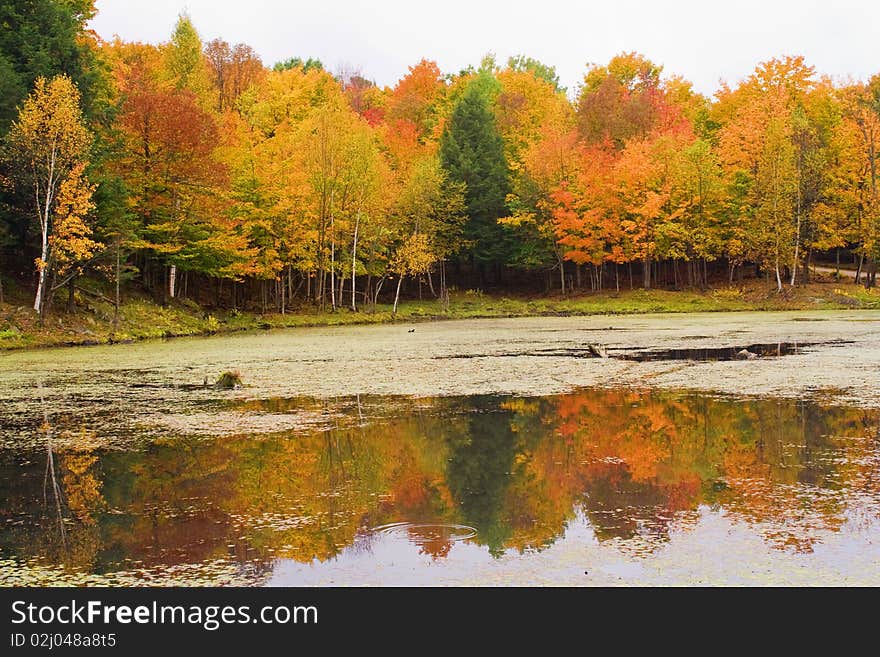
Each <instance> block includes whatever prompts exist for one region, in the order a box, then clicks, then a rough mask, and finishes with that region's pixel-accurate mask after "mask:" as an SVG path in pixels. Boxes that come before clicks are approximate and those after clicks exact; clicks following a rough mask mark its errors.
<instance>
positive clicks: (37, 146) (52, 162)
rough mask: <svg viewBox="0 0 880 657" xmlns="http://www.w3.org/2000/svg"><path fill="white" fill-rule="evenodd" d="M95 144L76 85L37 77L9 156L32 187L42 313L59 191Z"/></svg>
mask: <svg viewBox="0 0 880 657" xmlns="http://www.w3.org/2000/svg"><path fill="white" fill-rule="evenodd" d="M91 143H92V134H91V133H90V132H89V130H88V129H87V128H86V126H85V123H84V121H83V117H82V111H81V109H80V94H79V91H78V89H77V88H76V85H75V84H74V83H73V82H72V81H71V80H70V78H68V77H67V76H64V75H59V76H56V77H54V78H52V80H49V81H47V80H46V79H45V78H42V77H40V78H37V80H36V82H35V84H34V90H33V92H32V93H31V94H30V95H29V96H28V97H27V99H26V100H25V101H24V103H23V104H22V106H21V109H20V110H19V113H18V118H17V119H16V121H15V122H14V123H13V124H12V128H11V129H10V131H9V134H8V135H7V147H8V148H7V157H9V158H11V159H12V160H13V161H14V162H15V163H16V165H17V166H15V169H14V170H15V171H16V172H17V174H16V177H17V179H18V182H19V183H21V184H23V185H27V186H29V187H30V188H31V190H32V192H33V196H32V198H33V199H34V205H33V211H34V217H35V218H36V220H37V222H38V224H39V226H40V257H39V258H38V259H37V261H36V265H37V272H38V282H37V293H36V296H35V298H34V310H36V311H37V312H39V313H40V315H41V317H42V315H43V313H44V310H45V303H46V297H47V296H48V295H47V289H46V286H47V275H48V271H47V264H48V262H49V258H50V256H51V254H50V248H51V246H50V241H49V239H50V237H51V236H52V232H53V218H54V213H55V206H56V203H57V199H58V192H59V189H60V187H61V184H62V183H63V182H64V181H65V180H66V179H67V177H68V176H69V175H70V172H71V171H72V170H73V169H74V168H75V167H76V166H77V165H80V164H82V162H83V161H84V159H85V156H86V152H87V151H88V149H89V147H90V145H91Z"/></svg>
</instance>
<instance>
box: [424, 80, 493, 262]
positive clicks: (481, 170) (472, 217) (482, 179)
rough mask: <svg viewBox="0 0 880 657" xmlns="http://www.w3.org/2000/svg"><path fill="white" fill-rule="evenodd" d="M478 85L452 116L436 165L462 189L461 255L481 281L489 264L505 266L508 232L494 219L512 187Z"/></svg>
mask: <svg viewBox="0 0 880 657" xmlns="http://www.w3.org/2000/svg"><path fill="white" fill-rule="evenodd" d="M478 82H479V78H477V79H476V80H474V82H472V83H471V84H470V86H469V87H468V88H467V89H466V90H465V92H464V93H463V94H462V96H461V99H460V100H459V101H458V103H457V104H456V106H455V109H454V110H453V111H452V116H451V117H450V119H449V122H448V123H447V125H446V128H445V129H444V131H443V135H442V137H441V139H440V162H441V164H442V166H443V168H444V169H445V170H446V172H447V174H448V176H449V180H451V181H452V182H459V183H464V184H465V186H466V192H465V203H466V208H467V217H468V219H467V222H466V224H465V226H464V239H465V240H466V241H467V244H468V249H467V250H466V251H465V252H464V253H463V254H462V255H470V259H471V262H472V264H473V265H474V266H475V268H477V269H478V270H479V271H480V273H481V276H482V275H483V274H484V272H485V269H486V266H487V265H496V266H497V265H502V264H504V263H505V261H506V255H507V251H508V249H507V247H506V242H507V239H506V233H505V230H504V228H503V227H502V226H501V225H499V224H498V218H499V217H503V216H505V214H506V213H507V212H506V209H505V198H506V196H507V193H508V192H509V191H510V185H509V181H508V167H507V160H506V158H505V156H504V142H503V140H502V138H501V134H500V133H499V131H498V128H497V126H496V125H495V117H494V115H493V113H492V111H491V110H490V108H489V103H488V100H487V98H486V94H484V93H483V91H482V87H483V85H479V84H478Z"/></svg>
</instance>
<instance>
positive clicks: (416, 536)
mask: <svg viewBox="0 0 880 657" xmlns="http://www.w3.org/2000/svg"><path fill="white" fill-rule="evenodd" d="M371 533H373V534H379V535H384V536H393V537H400V538H405V539H406V540H408V541H409V542H410V543H413V544H415V545H418V546H420V547H422V546H425V545H428V544H430V543H434V542H437V541H443V542H445V543H455V542H457V541H466V540H468V539H471V538H474V537H475V536H476V535H477V530H476V529H474V528H473V527H470V526H468V525H458V524H455V523H419V522H393V523H390V524H388V525H380V526H379V527H374V528H373V529H372V530H371Z"/></svg>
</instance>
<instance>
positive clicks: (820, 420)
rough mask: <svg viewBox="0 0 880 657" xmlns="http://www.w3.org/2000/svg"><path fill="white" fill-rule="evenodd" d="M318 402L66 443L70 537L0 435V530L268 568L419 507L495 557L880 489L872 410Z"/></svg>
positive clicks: (769, 527) (433, 551) (99, 567)
mask: <svg viewBox="0 0 880 657" xmlns="http://www.w3.org/2000/svg"><path fill="white" fill-rule="evenodd" d="M302 404H303V402H302V400H295V401H289V402H285V401H284V400H272V401H271V403H270V405H269V406H267V407H266V408H262V407H260V406H259V404H258V403H257V402H249V405H250V407H249V409H248V410H250V411H251V412H254V411H257V412H259V411H260V410H268V409H269V408H271V410H272V412H289V411H291V410H293V408H295V407H296V406H298V405H302ZM312 405H313V407H314V406H315V403H314V402H312ZM320 405H323V402H322V403H321V404H320ZM326 405H327V409H328V410H336V409H339V408H341V409H342V410H343V413H342V414H341V417H339V419H338V421H336V420H333V421H332V422H331V423H330V425H329V428H322V429H321V430H312V431H311V432H310V433H303V432H288V433H282V434H273V435H268V436H266V435H263V436H249V435H245V436H233V437H222V438H216V439H206V438H193V437H167V438H165V439H162V440H156V441H153V442H152V443H150V444H149V445H148V446H147V447H146V448H145V449H142V450H140V451H128V452H125V451H101V450H99V449H96V448H95V447H94V446H91V447H88V446H83V445H76V444H71V443H70V441H67V442H66V443H65V444H66V445H67V446H66V447H65V448H64V450H61V451H60V453H59V454H58V477H59V481H60V482H61V487H62V489H63V492H64V495H63V497H64V503H65V508H64V513H65V517H66V518H67V520H66V523H65V526H66V527H67V530H68V531H67V540H66V543H65V542H63V541H62V540H61V538H60V536H59V532H58V527H57V525H58V521H57V518H56V517H54V516H52V514H50V513H47V511H46V509H45V508H44V507H43V495H42V482H43V477H44V469H45V456H44V455H40V454H38V453H37V454H15V455H11V454H10V453H8V452H5V453H4V456H3V459H4V461H3V463H0V470H2V472H0V474H2V482H0V494H2V495H3V498H4V500H5V502H4V508H3V512H4V513H5V514H6V519H7V522H3V523H0V547H2V550H3V552H7V553H10V552H11V553H13V554H18V555H20V556H21V557H29V556H33V555H35V554H36V555H38V556H40V557H42V558H43V559H45V560H46V561H48V562H51V563H65V564H69V565H71V566H75V567H77V568H81V569H85V570H91V571H95V572H105V571H111V570H115V569H119V568H126V567H129V566H130V565H131V564H130V563H129V562H131V563H134V562H136V561H139V562H141V563H142V564H143V565H144V566H147V567H149V566H157V565H173V564H182V563H193V562H202V561H209V560H216V559H224V560H229V559H233V560H238V561H240V562H241V563H242V564H248V565H249V566H253V565H255V564H256V565H257V567H268V565H269V564H270V563H271V560H272V559H273V558H274V557H278V556H285V557H288V558H292V559H297V560H300V561H311V560H314V559H318V560H326V559H329V558H332V557H333V556H335V555H337V554H339V553H340V551H341V550H343V549H344V548H346V547H348V546H351V545H352V544H354V543H356V542H358V541H359V540H362V539H364V538H365V537H368V536H369V530H370V528H371V527H376V526H379V525H385V524H389V523H395V522H413V523H438V524H440V523H456V524H464V525H470V526H472V527H474V528H475V529H476V530H477V536H476V538H475V539H473V540H476V541H477V542H479V543H480V544H483V545H486V546H487V547H488V549H489V550H490V552H491V553H492V554H496V555H497V554H500V553H502V552H503V551H504V550H506V549H517V550H524V549H532V548H540V547H542V546H545V545H547V544H549V543H550V542H552V541H553V540H554V539H555V538H556V537H558V536H559V535H561V534H562V532H564V530H565V526H566V523H567V522H569V521H570V520H571V519H572V518H573V517H574V516H575V515H576V514H577V513H583V515H584V516H585V517H586V518H588V519H589V521H590V523H591V525H592V526H593V528H594V531H595V533H596V536H597V537H598V538H599V539H600V540H605V539H616V540H618V541H620V542H621V545H626V544H627V542H628V541H629V540H630V539H633V538H635V537H639V538H640V539H647V544H648V545H657V544H658V542H662V541H663V540H665V538H666V536H667V535H668V533H669V531H670V526H671V525H672V524H674V523H675V522H676V521H677V519H681V518H684V517H685V516H683V515H682V514H683V513H684V514H685V515H686V514H687V512H689V511H691V510H694V509H696V508H697V507H698V506H700V505H704V504H705V505H709V506H711V507H717V508H723V509H724V510H725V511H726V512H727V514H728V515H729V516H730V517H732V518H734V519H739V520H741V521H744V522H748V523H751V524H753V525H754V526H755V527H756V528H758V530H759V531H761V532H762V534H763V535H764V536H765V537H766V538H767V540H768V541H770V543H771V544H772V545H775V546H778V547H783V548H791V549H796V550H808V549H810V548H811V546H812V544H813V543H814V542H815V541H816V540H817V539H819V538H820V537H821V535H822V533H823V532H827V531H835V530H836V529H838V528H839V527H840V526H841V524H842V523H843V521H844V519H845V518H846V517H847V513H848V504H851V503H852V500H853V499H854V495H855V496H861V498H859V499H865V498H866V497H867V498H873V499H876V498H877V496H878V493H880V478H878V477H877V472H876V470H877V459H878V455H877V438H876V436H877V427H878V413H877V412H873V411H864V410H856V409H845V408H838V407H825V406H821V405H818V404H816V403H811V402H805V401H797V400H790V401H789V400H766V401H761V400H749V401H737V400H731V399H724V398H712V397H709V396H702V395H694V394H689V395H682V394H677V393H672V392H655V391H647V392H646V391H631V390H630V391H614V390H606V391H602V390H588V391H583V392H579V393H575V394H568V395H558V396H554V397H546V398H534V399H511V398H505V399H501V398H492V397H482V398H472V399H437V400H424V399H422V400H415V401H412V400H410V401H407V400H399V399H398V400H383V399H376V398H373V399H370V400H367V406H368V408H366V409H365V410H364V413H365V417H367V418H368V420H367V421H364V422H360V420H359V418H360V415H361V413H360V409H359V408H357V407H356V406H354V405H352V403H351V400H343V401H342V402H341V403H340V404H339V405H338V406H334V403H333V402H327V403H326ZM369 418H371V419H369ZM10 458H12V459H13V461H11V462H7V460H8V459H10ZM24 461H30V463H28V464H23V462H24ZM871 508H874V509H875V510H876V506H874V507H871ZM19 519H20V520H22V521H21V522H18V520H19ZM638 543H639V544H640V545H645V544H646V543H645V541H644V540H641V541H639V542H638ZM418 544H419V548H420V549H421V550H422V551H423V552H425V553H426V554H430V555H432V556H434V557H435V558H440V557H442V556H444V555H445V554H447V553H448V552H449V549H450V546H451V543H450V542H449V540H447V539H446V538H444V536H443V535H442V534H438V535H437V536H435V537H432V538H431V539H430V540H422V541H420V542H418ZM634 545H635V543H634ZM260 564H263V566H260Z"/></svg>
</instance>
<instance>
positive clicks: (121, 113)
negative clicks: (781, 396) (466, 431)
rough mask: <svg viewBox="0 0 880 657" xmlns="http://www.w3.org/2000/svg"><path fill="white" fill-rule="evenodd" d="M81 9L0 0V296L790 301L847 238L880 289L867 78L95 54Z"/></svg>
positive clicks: (183, 37)
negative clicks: (86, 293)
mask: <svg viewBox="0 0 880 657" xmlns="http://www.w3.org/2000/svg"><path fill="white" fill-rule="evenodd" d="M94 11H95V10H94V7H93V3H92V1H91V0H29V1H27V2H12V1H10V0H3V1H2V2H0V23H2V25H3V31H2V37H0V138H2V169H0V285H2V286H6V289H7V294H9V290H10V289H11V288H12V287H15V288H17V289H19V290H25V291H27V294H28V295H29V299H30V300H32V302H33V303H32V305H33V308H34V310H35V311H37V312H38V313H39V314H40V315H41V316H42V315H44V314H46V313H48V312H51V311H52V308H53V307H54V308H56V309H57V308H58V307H59V306H60V305H63V303H64V299H66V300H67V302H68V304H70V305H72V304H73V303H74V291H75V289H77V288H76V286H77V285H78V281H81V280H83V279H90V280H94V281H99V282H100V285H101V286H102V287H101V288H100V289H101V294H102V295H104V297H105V298H107V299H111V300H115V303H116V305H117V308H118V305H119V300H120V297H121V296H125V294H127V292H128V291H129V290H133V289H137V290H140V291H142V292H146V293H148V294H150V295H152V297H153V298H155V299H156V300H157V301H160V302H162V303H168V302H169V301H170V300H171V299H173V298H180V297H182V298H186V299H191V300H193V301H195V302H197V303H200V304H207V305H217V306H221V307H225V308H241V309H244V310H247V309H250V310H256V311H261V312H280V313H284V312H287V311H290V310H291V309H297V308H300V307H307V306H308V307H318V308H321V309H323V310H335V309H346V308H349V309H352V310H370V309H371V308H372V307H375V305H376V304H377V303H379V302H380V300H381V301H382V302H384V303H388V304H391V303H393V307H394V309H395V310H396V308H397V305H398V302H399V300H400V299H401V298H405V297H406V296H407V295H409V296H412V295H415V294H425V295H427V296H430V298H436V299H438V300H439V301H440V303H441V304H442V303H448V295H449V290H450V288H453V287H458V288H461V289H471V288H473V289H480V290H496V289H497V290H505V291H513V292H523V293H529V294H534V293H537V294H546V293H548V292H551V291H552V293H553V294H561V295H563V296H564V295H566V294H571V293H573V292H575V291H579V292H583V291H590V290H600V289H605V290H615V289H616V290H619V289H621V288H623V287H626V288H627V289H629V288H631V287H633V286H635V287H644V288H652V287H658V286H663V287H666V288H670V289H682V288H694V287H705V286H707V285H709V284H710V282H711V281H715V282H720V283H721V284H724V283H728V282H733V281H735V280H742V278H743V277H760V278H762V279H764V280H767V281H768V283H769V284H771V285H772V286H773V287H775V289H777V290H779V291H782V290H784V289H785V288H788V287H791V286H797V285H800V284H802V283H804V282H807V281H808V280H809V276H810V264H811V263H812V262H813V261H814V260H815V259H816V258H817V257H818V256H822V257H824V258H831V259H833V258H834V257H835V256H836V257H838V258H839V257H840V254H841V253H843V254H844V257H845V258H847V259H848V262H852V263H853V267H855V268H856V269H857V272H856V276H855V281H856V283H859V284H862V285H865V286H867V287H873V286H874V285H875V278H876V270H877V262H878V259H880V194H878V171H877V167H878V157H880V155H878V146H880V73H878V75H876V76H874V77H873V78H872V79H871V80H869V81H867V82H862V81H840V80H832V79H830V78H828V77H825V76H823V75H822V74H821V72H819V71H816V70H814V68H813V67H812V66H811V65H810V63H809V62H808V61H805V60H804V58H802V57H800V56H796V55H791V56H789V55H780V56H779V57H777V58H774V59H771V60H769V61H764V62H760V63H757V64H756V66H755V68H754V71H753V72H752V73H751V74H750V75H748V76H747V77H745V78H744V79H742V80H740V81H736V82H735V83H731V84H728V85H722V86H721V88H720V90H719V91H718V92H717V93H716V94H715V96H714V97H713V98H707V97H705V96H703V95H701V94H699V93H697V92H696V91H694V89H693V88H692V85H691V84H690V83H689V82H688V81H687V80H685V79H683V78H681V77H678V76H676V75H675V74H674V72H672V71H666V70H664V69H663V67H662V66H661V65H660V64H658V63H655V62H652V61H651V60H650V59H649V58H648V57H647V56H644V55H641V54H638V53H636V52H624V53H621V54H619V55H618V56H616V57H614V58H613V59H611V60H610V61H608V62H605V63H600V64H590V65H587V66H586V67H585V70H584V75H583V81H582V83H581V84H580V85H579V86H578V88H576V89H565V88H561V87H560V84H559V79H558V76H557V75H556V72H555V70H554V68H553V67H552V66H551V65H549V64H546V63H542V62H539V61H536V60H534V59H532V58H530V57H528V56H526V55H523V56H518V57H512V58H510V59H509V60H508V61H506V62H499V61H496V59H495V58H494V57H493V56H491V55H488V56H486V57H485V58H484V59H483V60H482V61H481V62H480V63H479V64H478V65H476V66H473V67H470V68H468V69H466V70H462V71H458V72H445V71H441V70H440V68H439V67H438V66H437V64H436V63H434V62H432V61H429V60H422V61H419V62H414V63H413V65H412V66H411V67H410V68H409V71H408V72H407V73H406V75H404V76H403V77H402V78H400V79H399V80H398V81H397V82H396V84H394V85H393V86H392V87H385V88H382V87H380V86H377V85H376V84H375V83H373V82H371V81H370V79H369V77H368V75H367V73H365V72H362V71H359V70H341V71H334V72H331V71H330V70H328V69H327V67H325V66H324V65H323V64H322V62H320V61H318V60H316V59H312V58H309V57H307V56H305V55H307V54H308V53H300V55H303V56H304V57H302V58H301V57H292V58H291V59H288V60H286V61H282V62H277V63H268V62H263V61H261V59H260V58H259V56H258V55H257V54H256V52H255V50H254V49H253V48H252V47H250V46H248V45H246V44H230V43H227V42H226V41H223V40H222V39H214V40H210V41H208V40H204V39H202V38H201V37H200V35H199V32H198V30H197V26H196V25H194V23H193V20H191V19H190V17H188V16H187V15H185V14H182V15H181V16H180V18H179V20H178V22H177V24H176V25H175V26H169V27H170V28H173V29H172V31H171V32H170V34H169V37H168V40H167V41H166V42H164V43H161V44H158V45H152V44H144V43H129V42H125V41H122V40H119V39H117V40H113V41H105V40H102V39H100V38H99V37H98V36H97V35H96V34H94V33H93V32H91V31H90V30H88V29H87V23H88V21H89V19H90V18H91V17H92V16H93V14H94ZM291 49H292V51H294V52H295V49H296V44H291ZM582 56H583V57H584V59H585V61H586V60H587V59H588V57H589V53H587V52H585V53H582ZM365 64H366V63H365ZM2 286H0V301H2V295H3V287H2ZM61 295H63V299H62V301H60V302H59V299H58V298H59V297H60V296H61ZM29 303H30V302H29ZM53 303H54V306H53Z"/></svg>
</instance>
